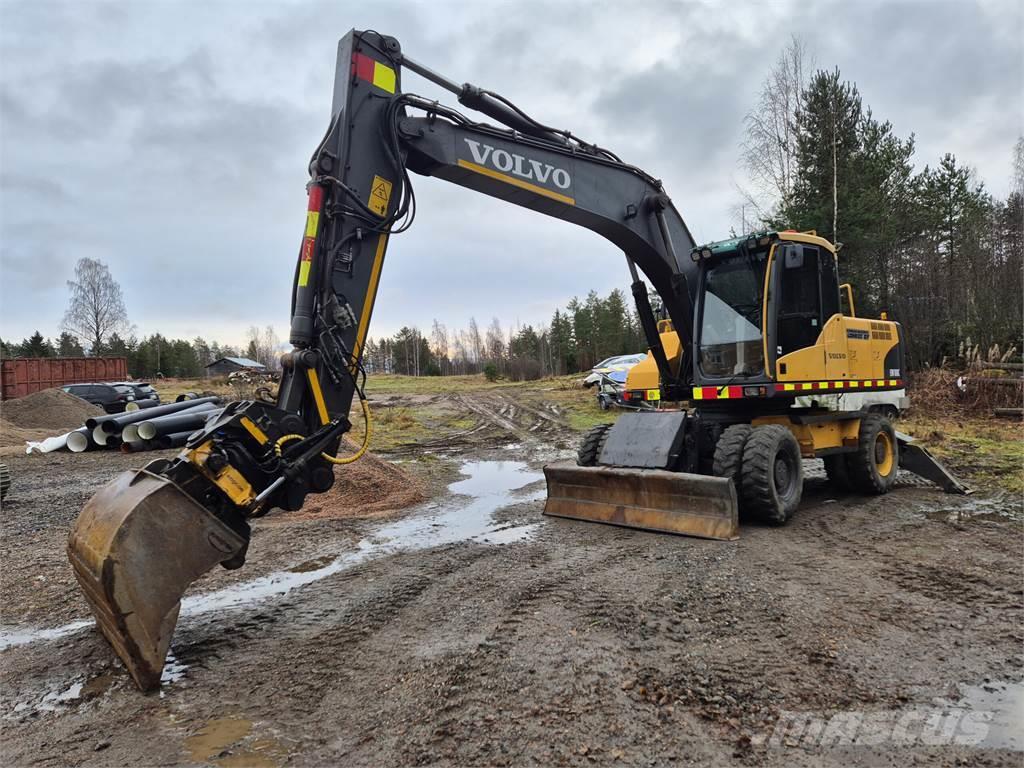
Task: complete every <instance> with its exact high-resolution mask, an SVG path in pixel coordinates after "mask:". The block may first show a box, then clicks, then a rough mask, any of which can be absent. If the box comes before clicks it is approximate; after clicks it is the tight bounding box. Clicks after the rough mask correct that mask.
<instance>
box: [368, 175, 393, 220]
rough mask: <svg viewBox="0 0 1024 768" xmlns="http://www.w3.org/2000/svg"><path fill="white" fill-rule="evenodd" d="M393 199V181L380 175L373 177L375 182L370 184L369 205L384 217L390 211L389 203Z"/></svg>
mask: <svg viewBox="0 0 1024 768" xmlns="http://www.w3.org/2000/svg"><path fill="white" fill-rule="evenodd" d="M390 201H391V182H390V181H388V180H387V179H382V178H381V177H380V176H374V177H373V184H372V185H371V186H370V199H369V201H367V203H366V205H367V207H368V208H369V209H370V210H371V211H373V212H374V213H376V214H377V215H378V216H380V217H381V218H383V217H384V216H386V215H387V212H388V203H389V202H390Z"/></svg>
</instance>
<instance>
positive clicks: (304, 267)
mask: <svg viewBox="0 0 1024 768" xmlns="http://www.w3.org/2000/svg"><path fill="white" fill-rule="evenodd" d="M323 200H324V188H323V187H321V186H320V185H319V184H313V185H311V186H310V188H309V204H308V205H307V206H306V231H305V232H304V233H303V236H302V249H301V250H300V251H299V281H298V286H299V288H305V287H306V286H307V285H309V270H310V269H311V268H312V266H313V253H314V251H316V235H317V231H318V230H319V228H320V206H321V204H322V203H323Z"/></svg>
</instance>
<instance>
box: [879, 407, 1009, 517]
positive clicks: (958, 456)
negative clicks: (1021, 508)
mask: <svg viewBox="0 0 1024 768" xmlns="http://www.w3.org/2000/svg"><path fill="white" fill-rule="evenodd" d="M899 429H900V430H901V431H905V432H909V433H910V434H912V435H914V437H917V438H918V439H920V440H921V441H922V442H923V443H924V445H925V446H926V447H927V448H928V450H929V451H931V452H932V453H933V454H935V456H937V457H938V458H939V459H940V460H941V461H942V462H943V463H944V464H946V465H947V467H948V468H949V469H950V470H952V471H954V472H955V473H957V474H958V475H961V476H962V477H963V479H964V480H965V481H966V482H967V484H968V485H974V486H975V487H977V488H979V489H980V488H986V487H987V488H992V487H998V488H1002V489H1004V490H1006V491H1009V492H1010V493H1012V494H1014V495H1015V496H1016V497H1017V498H1018V499H1020V497H1021V494H1024V425H1022V424H1021V423H1020V422H1016V421H1007V420H999V419H981V418H967V417H962V416H950V417H947V418H941V419H936V418H929V417H927V416H921V415H917V414H912V415H911V416H910V417H908V418H905V419H901V420H900V423H899Z"/></svg>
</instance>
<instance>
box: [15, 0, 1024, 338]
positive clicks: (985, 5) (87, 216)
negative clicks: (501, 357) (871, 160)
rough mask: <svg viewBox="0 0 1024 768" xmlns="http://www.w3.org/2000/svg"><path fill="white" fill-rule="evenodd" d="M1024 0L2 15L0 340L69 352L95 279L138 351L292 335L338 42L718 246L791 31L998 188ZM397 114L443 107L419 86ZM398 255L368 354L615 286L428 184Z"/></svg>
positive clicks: (605, 255) (490, 211)
mask: <svg viewBox="0 0 1024 768" xmlns="http://www.w3.org/2000/svg"><path fill="white" fill-rule="evenodd" d="M1022 9H1024V3H1022V2H1021V1H1020V0H1006V1H1005V2H1003V1H1001V0H991V1H990V0H984V1H980V2H973V1H970V0H948V1H946V2H941V1H940V2H909V3H908V2H904V3H898V2H884V3H882V2H879V3H875V2H862V1H854V0H839V1H838V2H770V3H769V2H751V3H745V2H739V0H731V1H729V2H724V3H721V4H717V3H711V2H704V3H697V2H644V3H628V2H622V1H621V0H620V1H619V2H610V3H597V2H595V3H586V2H579V3H570V2H554V1H553V0H548V2H537V3H531V2H510V3H497V2H483V1H481V2H465V3H445V2H438V1H437V0H433V1H431V2H404V3H403V2H394V0H377V2H358V3H356V2H338V1H336V2H328V3H321V4H311V3H281V2H278V3H270V2H265V3H261V2H253V1H252V0H244V1H243V0H237V1H236V2H214V1H213V0H203V1H202V2H199V1H198V0H196V1H195V2H170V1H169V0H165V1H164V2H145V3H144V2H134V3H128V2H122V3H96V2H89V1H88V0H79V1H76V2H70V1H68V2H59V3H53V2H45V1H41V0H24V1H22V2H10V1H9V0H0V12H2V16H0V282H2V288H0V302H2V306H0V336H2V337H3V338H4V339H14V340H20V339H21V338H23V337H25V336H27V335H29V334H30V333H31V332H32V331H33V330H34V329H36V328H38V329H40V330H41V331H42V332H43V334H44V335H47V336H53V335H56V334H57V333H58V329H59V323H60V318H61V315H62V313H63V310H64V307H65V305H66V301H67V288H66V280H67V279H69V278H70V277H71V276H72V273H73V268H74V264H75V262H76V261H77V260H78V259H79V258H81V257H83V256H89V257H92V258H98V259H100V260H102V261H104V262H106V263H107V264H108V265H109V267H110V269H111V271H112V272H113V274H114V276H115V278H116V279H117V280H118V281H119V282H120V284H121V286H122V288H123V290H124V294H125V299H126V304H127V308H128V313H129V316H130V318H131V321H132V322H133V323H134V324H135V325H136V326H137V331H138V333H139V334H140V335H144V334H148V333H151V332H154V331H161V332H163V333H164V334H166V335H169V336H178V337H186V338H191V337H194V336H196V335H202V336H204V337H206V338H207V339H208V340H210V339H215V340H219V341H221V342H228V343H240V342H241V340H242V339H243V338H244V336H245V332H246V329H247V328H248V327H249V326H250V325H259V326H262V325H266V324H268V323H270V324H273V325H274V326H275V327H276V328H277V330H278V333H279V335H280V336H281V337H282V338H287V322H288V301H289V294H290V283H291V279H292V273H293V268H294V260H295V255H296V251H297V247H298V241H299V238H300V235H301V230H302V225H303V219H304V211H305V192H304V185H305V182H306V175H305V168H306V164H307V162H308V158H309V155H310V153H311V152H312V150H313V148H314V147H315V145H316V143H317V142H318V141H319V139H320V137H321V135H322V133H323V130H324V128H325V127H326V122H327V120H328V118H329V111H330V103H331V91H332V82H333V78H334V63H335V53H336V44H337V39H338V38H339V37H341V36H342V35H343V34H344V33H345V32H346V31H347V30H348V29H349V28H351V27H356V28H362V29H376V30H379V31H381V32H383V33H385V34H391V35H394V36H396V37H397V38H398V39H399V40H400V41H401V43H402V46H403V49H404V50H405V51H406V53H408V54H409V55H410V56H411V57H413V58H415V59H418V60H420V61H422V62H423V63H425V64H427V65H428V66H431V67H432V68H434V69H436V70H438V71H440V72H442V73H444V74H446V75H448V76H449V77H451V78H452V79H454V80H456V81H459V82H463V81H469V82H473V83H475V84H477V85H480V86H484V87H487V88H490V89H492V90H496V91H499V92H501V93H502V94H504V95H506V96H508V97H509V98H511V99H513V100H514V101H516V102H517V103H518V104H519V105H520V106H522V107H523V108H525V109H527V110H528V111H529V112H531V113H532V114H533V115H534V116H536V117H537V118H538V119H540V120H542V121H543V122H546V123H548V124H552V125H557V126H560V127H565V128H569V129H571V130H572V131H573V132H575V133H577V134H578V135H581V136H583V137H585V138H587V139H588V140H591V141H595V142H597V143H599V144H601V145H603V146H606V147H608V148H610V149H612V150H614V151H615V152H616V153H617V154H619V155H620V156H621V157H622V158H623V159H625V160H627V161H629V162H632V163H634V164H637V165H640V166H641V167H643V168H644V169H646V170H647V171H648V172H650V173H651V174H653V175H655V176H657V177H659V178H662V179H663V180H664V181H665V184H666V187H667V189H668V191H669V193H670V194H671V195H672V197H673V199H674V200H675V203H676V206H677V208H678V209H679V211H680V213H681V214H682V215H683V217H684V218H685V219H686V221H687V223H688V225H689V227H690V229H691V230H692V232H693V234H694V237H695V238H696V239H697V240H698V241H707V240H712V239H717V238H720V237H724V236H726V235H727V234H728V230H729V227H730V226H732V225H733V224H734V223H735V215H734V212H733V208H734V206H735V204H736V203H737V201H738V199H739V197H738V194H737V193H736V191H735V186H736V184H737V183H743V181H744V178H743V175H742V173H741V172H740V171H739V170H738V163H737V158H738V154H739V152H738V145H739V142H740V138H741V132H742V121H743V116H744V114H745V113H746V112H747V111H748V110H749V109H750V108H751V106H752V105H753V104H754V102H755V100H756V96H757V92H758V90H759V88H760V84H761V82H762V80H763V78H764V77H765V75H766V73H767V71H768V69H769V67H770V66H771V64H772V63H773V61H774V60H775V58H776V56H777V54H778V51H779V49H780V48H781V47H782V46H784V45H785V43H786V42H787V40H788V38H789V35H790V34H796V35H799V36H800V37H802V38H803V39H804V40H805V41H806V43H807V44H808V46H809V47H810V49H811V50H812V52H813V54H814V56H815V60H816V63H817V64H818V65H819V66H823V67H832V66H838V67H839V68H840V70H841V71H842V74H843V76H844V77H845V78H847V79H850V80H853V81H855V82H856V83H857V85H858V87H859V88H860V91H861V93H862V95H863V98H864V102H865V104H867V105H870V106H871V107H872V109H873V110H874V112H875V115H876V116H877V117H879V118H882V119H887V120H890V121H892V123H893V125H894V127H895V130H896V132H897V133H899V134H900V135H907V134H909V133H911V132H913V133H915V134H916V136H917V154H916V161H917V164H918V166H919V167H923V166H924V165H925V164H926V163H930V164H933V165H934V164H935V163H936V161H937V160H938V159H939V158H940V157H941V155H942V154H943V153H944V152H953V153H955V154H956V155H957V157H958V158H959V159H960V161H961V162H963V163H965V164H968V165H971V166H973V167H974V168H976V169H977V171H978V175H979V178H980V179H981V180H983V181H984V182H985V183H986V185H987V187H988V188H989V189H990V190H991V191H992V192H993V193H994V194H996V195H998V196H1003V195H1005V194H1006V193H1007V191H1008V189H1009V184H1010V168H1011V151H1012V147H1013V144H1014V142H1015V140H1016V138H1017V136H1019V135H1020V134H1021V132H1022V93H1024V81H1022V73H1024V54H1022V47H1021V45H1022V44H1021V40H1024V18H1022V14H1024V11H1022ZM403 87H404V90H405V91H407V92H414V93H421V94H423V95H425V96H429V97H431V98H441V99H442V100H444V101H446V102H447V103H449V104H453V105H455V106H458V105H457V103H456V102H455V100H454V97H453V96H450V95H448V94H446V93H444V92H441V91H440V90H439V89H436V88H435V87H433V86H432V85H430V84H429V83H427V82H425V81H423V80H421V79H420V78H418V77H417V76H416V75H414V74H412V73H407V75H406V76H405V81H404V83H403ZM413 182H414V185H415V189H416V196H417V202H418V207H419V214H418V216H417V219H416V223H415V225H414V227H413V229H411V230H410V231H409V232H407V233H405V234H402V235H401V236H398V237H396V238H394V240H393V242H392V245H391V248H390V250H389V252H388V257H387V263H386V265H385V269H384V275H383V280H382V284H381V288H380V293H379V296H378V301H377V306H376V310H375V313H374V323H373V327H372V328H371V335H373V336H380V335H382V334H384V333H392V332H394V331H395V330H397V329H398V328H399V327H400V326H402V325H406V324H409V325H412V324H417V325H419V326H420V327H421V328H422V329H423V330H425V331H426V330H429V327H430V323H431V321H432V319H433V318H437V319H439V320H440V321H441V322H443V323H445V324H446V325H448V326H449V327H464V326H465V325H466V323H467V321H468V319H469V317H470V316H476V318H477V320H478V321H479V323H480V325H481V327H483V326H486V325H487V324H488V323H489V322H490V319H491V318H492V317H493V316H497V317H498V318H499V320H500V321H501V323H502V325H503V326H504V327H508V326H509V325H514V324H516V323H517V322H518V323H522V324H525V323H528V322H532V323H537V322H546V321H547V319H548V318H549V317H550V315H551V313H552V311H553V310H554V309H555V308H556V307H558V306H562V305H564V304H565V303H566V302H567V301H568V300H569V299H570V298H572V297H573V296H574V295H584V294H585V293H586V292H587V291H588V290H589V289H592V288H593V289H596V290H598V291H599V292H601V293H605V292H607V291H609V290H610V289H612V288H614V287H626V285H627V284H628V274H627V272H626V267H625V264H624V260H623V259H622V257H621V254H620V253H619V252H618V251H617V250H616V249H615V248H614V247H613V246H611V245H610V244H608V243H606V242H605V241H603V240H602V239H601V238H599V237H598V236H597V235H594V234H592V233H590V232H587V231H584V230H580V229H578V228H575V227H573V226H571V225H568V224H565V223H561V222H557V221H554V220H549V219H546V218H545V217H542V216H540V215H538V214H535V213H531V212H528V211H523V210H520V209H517V208H514V207H512V206H509V205H508V204H505V203H500V202H498V201H494V200H491V199H489V198H485V197H483V196H482V195H477V194H474V193H472V192H469V191H466V190H463V189H460V188H457V187H453V186H451V185H448V184H446V183H445V182H442V181H438V180H435V179H427V178H422V177H414V178H413Z"/></svg>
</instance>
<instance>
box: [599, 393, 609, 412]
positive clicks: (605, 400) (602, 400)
mask: <svg viewBox="0 0 1024 768" xmlns="http://www.w3.org/2000/svg"><path fill="white" fill-rule="evenodd" d="M597 404H598V405H599V406H600V408H601V410H602V411H607V410H608V409H609V408H611V403H609V402H608V398H607V397H605V396H604V395H601V396H600V397H598V398H597Z"/></svg>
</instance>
